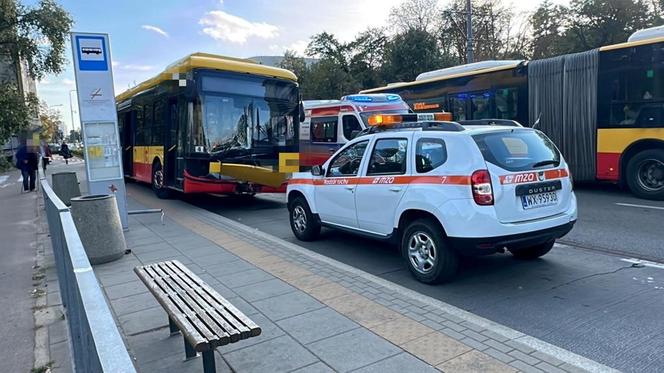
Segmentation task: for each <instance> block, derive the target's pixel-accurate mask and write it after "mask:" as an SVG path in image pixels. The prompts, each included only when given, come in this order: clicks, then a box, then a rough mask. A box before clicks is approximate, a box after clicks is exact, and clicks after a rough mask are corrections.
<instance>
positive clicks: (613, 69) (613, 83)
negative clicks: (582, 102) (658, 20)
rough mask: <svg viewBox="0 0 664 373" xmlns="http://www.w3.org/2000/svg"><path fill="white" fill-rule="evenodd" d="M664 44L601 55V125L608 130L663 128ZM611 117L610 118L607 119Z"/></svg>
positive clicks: (599, 111)
mask: <svg viewBox="0 0 664 373" xmlns="http://www.w3.org/2000/svg"><path fill="white" fill-rule="evenodd" d="M663 59H664V44H662V43H657V44H653V45H646V46H640V47H636V48H633V49H620V50H616V51H610V52H607V53H605V54H603V55H601V60H600V74H599V78H598V81H599V89H598V123H599V124H600V125H602V126H609V127H662V126H664V122H662V120H664V115H663V114H664V113H662V110H664V107H663V105H664V89H663V88H662V87H663V86H664V67H662V66H661V63H660V62H661V61H662V60H663ZM607 116H608V118H607Z"/></svg>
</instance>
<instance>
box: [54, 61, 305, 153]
mask: <svg viewBox="0 0 664 373" xmlns="http://www.w3.org/2000/svg"><path fill="white" fill-rule="evenodd" d="M291 71H293V70H291ZM79 141H83V138H82V137H81V131H79V130H69V136H67V142H71V143H75V142H79Z"/></svg>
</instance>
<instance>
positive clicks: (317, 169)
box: [311, 165, 325, 176]
mask: <svg viewBox="0 0 664 373" xmlns="http://www.w3.org/2000/svg"><path fill="white" fill-rule="evenodd" d="M324 172H325V170H324V169H323V166H319V165H316V166H313V167H311V174H312V175H314V176H323V173H324Z"/></svg>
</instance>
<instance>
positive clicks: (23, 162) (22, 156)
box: [16, 140, 39, 192]
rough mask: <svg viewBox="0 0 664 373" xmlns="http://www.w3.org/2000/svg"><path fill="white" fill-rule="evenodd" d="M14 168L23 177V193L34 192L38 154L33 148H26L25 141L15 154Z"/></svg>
mask: <svg viewBox="0 0 664 373" xmlns="http://www.w3.org/2000/svg"><path fill="white" fill-rule="evenodd" d="M16 168H18V169H20V170H21V175H22V176H23V191H25V192H27V191H28V190H30V191H31V192H32V191H34V190H35V177H36V173H37V168H39V153H37V148H36V147H35V146H28V145H27V144H26V141H25V140H23V142H22V144H21V146H20V147H19V148H18V151H17V152H16Z"/></svg>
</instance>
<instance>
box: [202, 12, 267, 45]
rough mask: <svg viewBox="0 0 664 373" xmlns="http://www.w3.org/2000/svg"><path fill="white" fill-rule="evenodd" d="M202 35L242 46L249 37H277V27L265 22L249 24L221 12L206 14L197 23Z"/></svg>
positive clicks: (239, 18)
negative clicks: (201, 29) (201, 28)
mask: <svg viewBox="0 0 664 373" xmlns="http://www.w3.org/2000/svg"><path fill="white" fill-rule="evenodd" d="M198 23H199V24H200V25H201V26H204V27H203V33H205V34H207V35H209V36H211V37H212V38H213V39H216V40H222V41H228V42H231V43H237V44H244V43H245V42H246V41H247V39H249V38H250V37H257V38H261V39H272V38H275V37H277V36H278V35H279V28H278V27H277V26H274V25H271V24H268V23H265V22H250V21H247V20H246V19H244V18H241V17H238V16H234V15H232V14H228V13H226V12H224V11H221V10H213V11H210V12H208V13H207V14H206V15H205V16H204V17H203V18H201V20H200V21H199V22H198Z"/></svg>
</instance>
